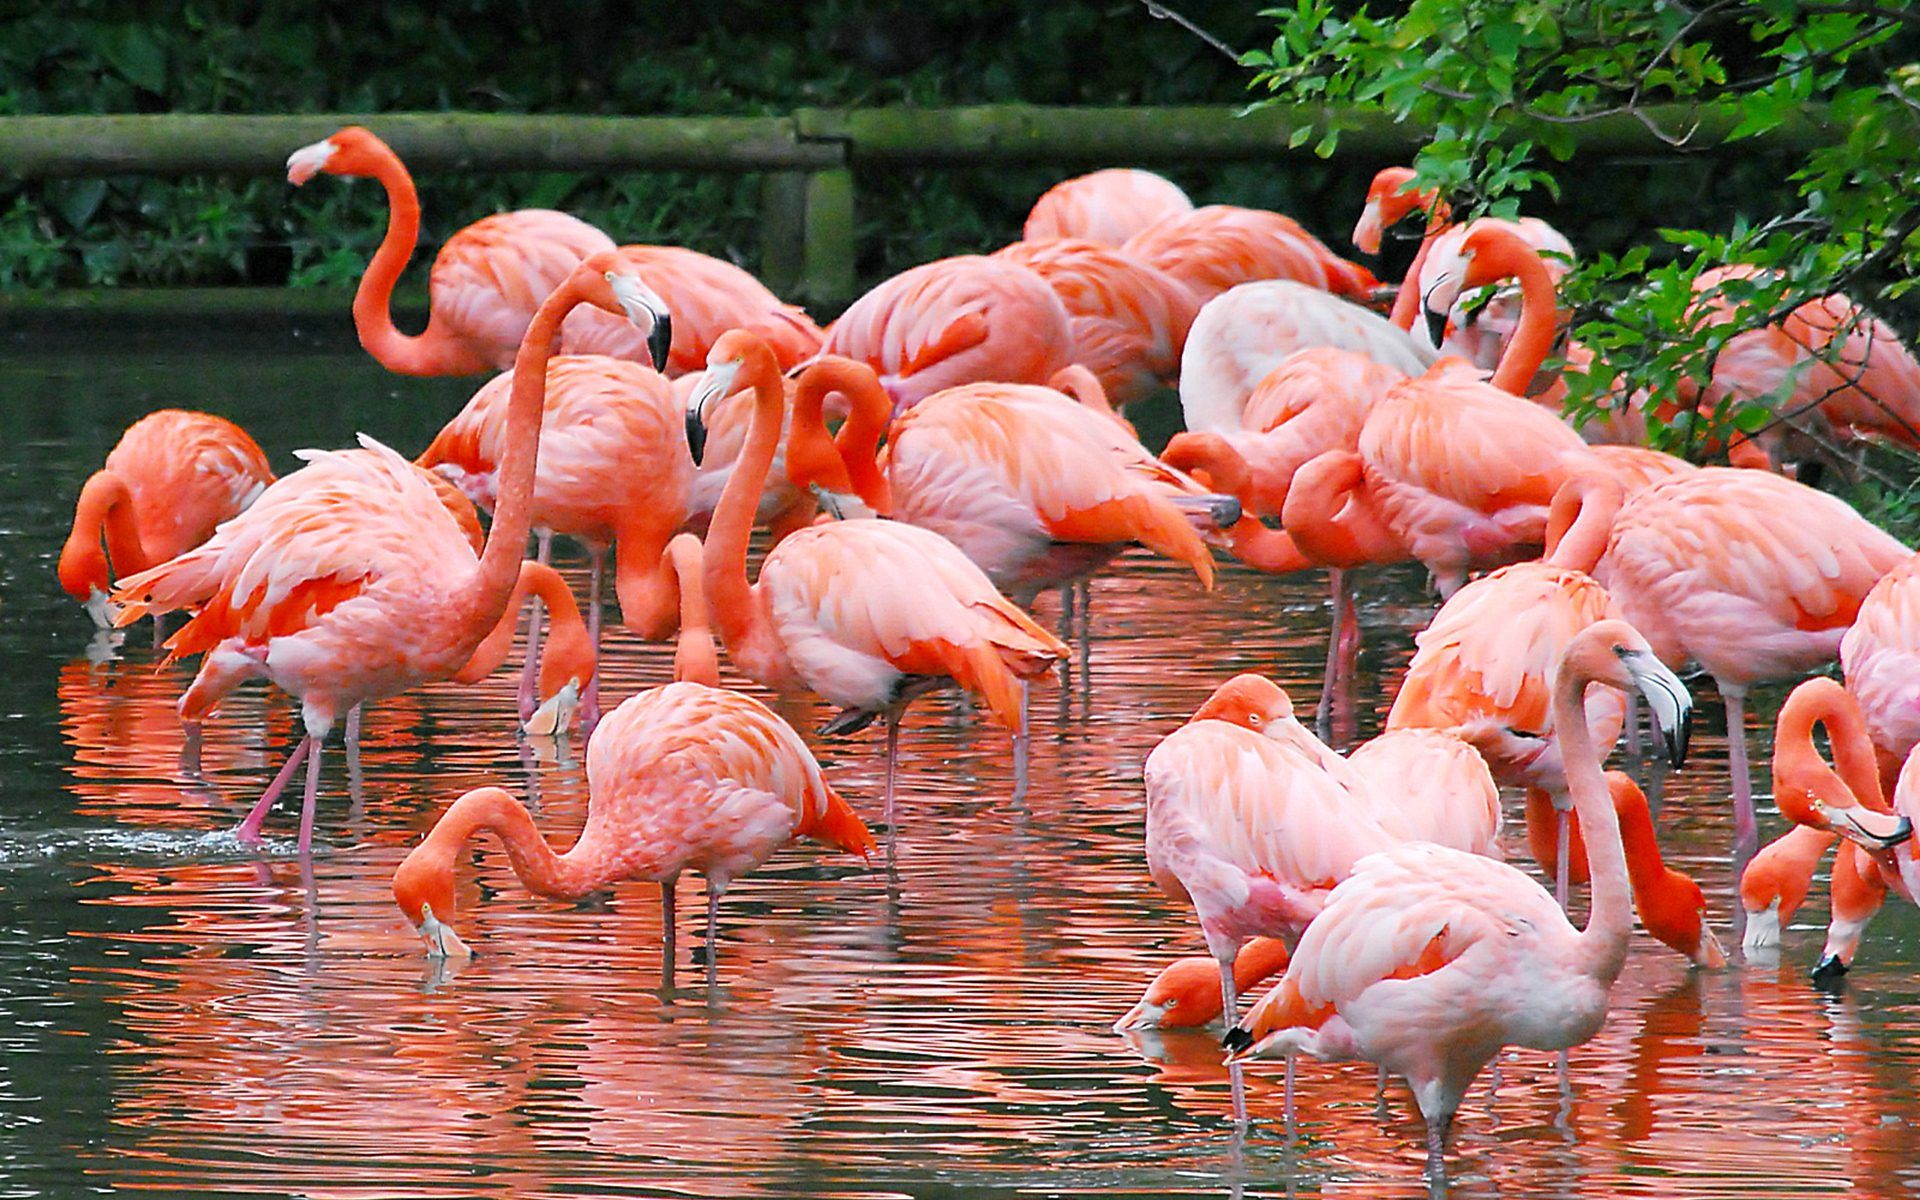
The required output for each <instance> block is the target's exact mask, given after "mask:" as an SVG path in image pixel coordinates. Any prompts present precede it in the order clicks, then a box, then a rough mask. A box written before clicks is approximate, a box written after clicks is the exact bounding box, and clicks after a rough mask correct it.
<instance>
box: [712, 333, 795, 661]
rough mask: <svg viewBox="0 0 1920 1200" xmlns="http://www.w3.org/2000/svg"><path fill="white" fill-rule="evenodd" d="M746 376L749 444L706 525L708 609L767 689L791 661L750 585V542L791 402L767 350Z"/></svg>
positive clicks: (731, 648)
mask: <svg viewBox="0 0 1920 1200" xmlns="http://www.w3.org/2000/svg"><path fill="white" fill-rule="evenodd" d="M741 373H742V375H744V376H745V379H746V382H747V386H749V387H751V388H752V389H753V412H752V413H751V415H750V416H749V417H748V420H747V440H746V444H745V445H744V446H742V447H741V450H740V457H739V458H738V459H736V460H735V461H734V464H733V472H732V474H730V475H728V476H727V486H726V487H725V489H723V490H722V491H721V493H720V502H719V503H718V504H717V505H715V506H714V510H713V520H712V522H711V523H710V524H709V525H708V527H707V542H706V553H705V555H704V556H703V557H704V559H705V567H706V569H705V571H704V572H703V574H704V576H705V582H706V594H707V603H708V604H709V605H711V606H712V613H713V618H714V624H715V625H717V626H718V627H719V630H720V640H721V641H722V642H724V643H726V647H727V652H728V654H730V655H731V656H732V657H733V661H734V663H735V664H736V665H737V666H739V667H740V669H741V670H743V671H745V672H747V673H748V674H750V675H752V676H753V677H754V678H756V679H758V680H760V681H761V682H762V683H766V682H770V681H771V680H772V679H773V678H775V677H778V676H781V675H784V674H785V673H786V669H787V668H786V655H785V653H784V652H783V651H782V650H781V648H780V645H779V638H778V636H777V635H776V633H775V632H774V629H773V626H772V621H771V619H770V618H769V616H768V615H767V612H766V610H765V609H764V608H763V607H762V605H761V603H760V597H759V596H758V595H757V594H756V593H755V590H754V588H753V586H752V585H751V584H749V583H748V582H747V542H748V541H749V539H751V537H752V536H753V521H754V516H755V513H756V511H757V510H758V508H759V505H760V493H761V490H762V489H763V488H765V487H766V482H767V472H768V471H770V470H771V469H772V468H773V456H774V452H775V451H776V450H777V449H778V448H779V445H780V423H781V417H782V411H781V410H782V409H783V408H784V406H785V400H786V397H785V393H784V391H783V390H782V388H781V386H780V370H779V367H778V365H777V364H776V363H775V362H774V360H773V355H772V353H771V352H770V351H768V350H767V349H766V347H765V346H764V345H753V346H751V347H750V348H749V349H748V351H747V355H746V360H745V362H744V363H743V364H742V366H741Z"/></svg>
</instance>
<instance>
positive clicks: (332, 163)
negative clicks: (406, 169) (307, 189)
mask: <svg viewBox="0 0 1920 1200" xmlns="http://www.w3.org/2000/svg"><path fill="white" fill-rule="evenodd" d="M394 161H395V160H394V155H393V151H392V150H391V149H389V148H388V147H387V144H386V143H385V142H383V141H381V140H380V139H379V138H377V137H375V136H374V135H373V132H372V131H371V130H369V129H365V128H363V127H361V126H359V125H349V126H347V127H346V128H345V129H342V130H341V131H340V132H338V133H336V134H334V135H333V136H332V137H328V138H322V139H321V140H320V141H317V142H314V143H313V144H312V145H310V146H302V147H300V148H299V149H298V150H295V151H294V152H293V153H292V154H290V155H288V156H287V182H288V183H291V184H293V185H294V186H295V187H299V186H300V185H301V184H303V183H305V182H306V181H307V180H309V179H312V178H313V177H314V176H315V175H318V174H320V173H321V172H322V171H324V172H326V173H327V174H329V175H357V176H374V175H379V174H380V173H381V171H382V170H384V169H387V168H388V167H389V166H390V165H391V164H392V163H393V162H394Z"/></svg>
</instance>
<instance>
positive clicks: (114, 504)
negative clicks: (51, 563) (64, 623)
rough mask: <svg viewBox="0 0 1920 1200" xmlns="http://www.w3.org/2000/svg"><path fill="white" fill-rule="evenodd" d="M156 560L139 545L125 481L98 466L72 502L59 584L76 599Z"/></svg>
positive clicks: (137, 531) (131, 502)
mask: <svg viewBox="0 0 1920 1200" xmlns="http://www.w3.org/2000/svg"><path fill="white" fill-rule="evenodd" d="M103 538H104V539H105V541H106V552H105V553H104V554H103V553H102V552H101V549H100V543H101V540H102V539H103ZM109 563H111V567H109ZM152 565H153V564H152V563H151V562H149V561H148V559H147V552H146V549H145V548H144V547H143V546H142V545H141V544H140V531H139V529H138V527H136V526H135V524H134V520H133V494H132V492H131V491H129V490H128V488H127V484H126V481H125V480H123V479H121V478H120V477H119V476H118V475H116V474H114V473H113V472H112V471H108V470H104V469H103V470H99V471H95V472H94V473H93V474H92V475H91V476H89V477H88V478H87V482H86V485H85V486H84V487H82V488H81V489H80V499H79V501H78V503H76V504H75V505H74V509H73V532H72V533H70V534H68V535H67V544H66V545H65V546H64V547H62V548H61V551H60V566H59V574H60V585H61V586H62V587H63V588H65V589H66V591H67V593H68V594H69V595H71V596H73V597H74V598H75V599H77V600H85V599H87V598H88V597H89V596H91V595H92V594H93V593H94V592H96V591H100V592H105V591H108V590H110V589H111V587H112V582H113V580H112V576H115V575H118V576H121V577H125V576H128V575H131V574H133V573H134V572H136V571H144V570H146V569H147V568H148V567H150V566H152Z"/></svg>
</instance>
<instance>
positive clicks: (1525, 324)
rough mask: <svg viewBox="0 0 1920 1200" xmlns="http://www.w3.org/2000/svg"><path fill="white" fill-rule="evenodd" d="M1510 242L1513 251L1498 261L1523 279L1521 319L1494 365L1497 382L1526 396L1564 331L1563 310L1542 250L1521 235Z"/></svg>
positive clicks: (1514, 275)
mask: <svg viewBox="0 0 1920 1200" xmlns="http://www.w3.org/2000/svg"><path fill="white" fill-rule="evenodd" d="M1507 245H1509V246H1511V249H1510V251H1508V252H1507V253H1503V254H1502V255H1501V256H1500V258H1499V260H1498V262H1499V266H1500V269H1501V270H1502V271H1504V272H1505V273H1506V274H1508V275H1512V276H1513V277H1515V278H1517V279H1518V280H1519V281H1520V323H1519V327H1518V328H1517V329H1515V330H1514V334H1513V340H1512V341H1511V342H1508V343H1507V348H1506V350H1505V352H1503V353H1502V354H1501V355H1500V365H1499V366H1498V367H1496V368H1494V372H1493V386H1494V387H1497V388H1499V389H1500V390H1501V391H1503V392H1512V393H1513V394H1514V395H1516V396H1524V395H1526V394H1527V386H1528V385H1529V384H1530V383H1532V382H1533V377H1534V375H1536V374H1537V373H1538V372H1539V370H1540V366H1541V364H1542V363H1544V362H1546V361H1547V355H1549V354H1551V353H1552V352H1553V342H1554V339H1555V338H1556V337H1558V336H1559V332H1560V313H1559V309H1558V308H1557V307H1556V301H1555V296H1554V287H1553V276H1552V275H1550V274H1549V273H1548V272H1547V264H1546V263H1545V262H1543V261H1541V258H1540V255H1539V253H1538V252H1537V251H1535V250H1534V249H1533V247H1531V246H1528V245H1526V244H1525V243H1524V242H1521V241H1520V240H1519V239H1518V238H1514V239H1513V241H1512V242H1511V243H1507Z"/></svg>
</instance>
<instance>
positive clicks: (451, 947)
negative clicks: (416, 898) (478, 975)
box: [420, 904, 473, 962]
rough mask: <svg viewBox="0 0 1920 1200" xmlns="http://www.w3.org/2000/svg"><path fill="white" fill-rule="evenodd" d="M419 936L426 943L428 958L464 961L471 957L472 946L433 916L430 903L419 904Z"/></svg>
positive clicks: (450, 927) (449, 926) (451, 927)
mask: <svg viewBox="0 0 1920 1200" xmlns="http://www.w3.org/2000/svg"><path fill="white" fill-rule="evenodd" d="M420 937H421V938H422V939H423V940H424V941H425V942H426V943H427V957H428V958H432V959H449V958H451V959H456V960H458V961H461V962H465V961H466V960H468V959H471V958H472V957H473V948H472V947H470V946H468V945H467V944H466V943H465V942H464V941H462V940H460V935H459V934H457V933H455V932H454V931H453V926H451V925H448V924H445V923H444V922H442V921H440V920H438V919H437V918H435V917H434V915H433V906H432V905H431V904H423V905H421V906H420Z"/></svg>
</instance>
